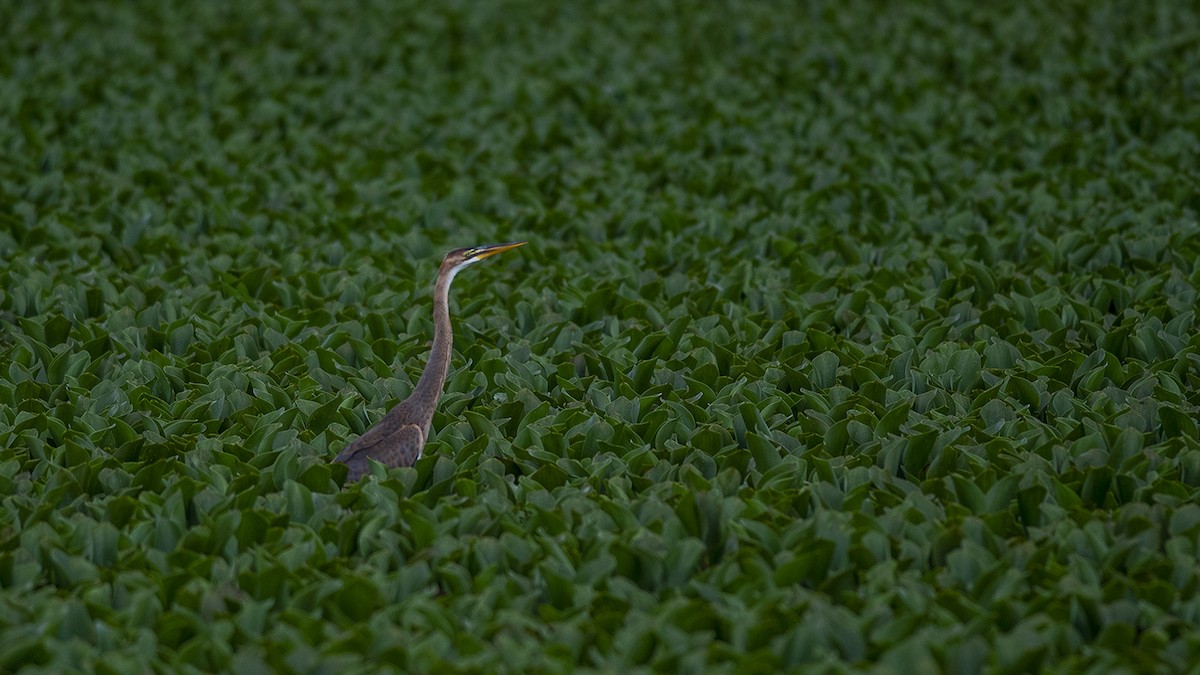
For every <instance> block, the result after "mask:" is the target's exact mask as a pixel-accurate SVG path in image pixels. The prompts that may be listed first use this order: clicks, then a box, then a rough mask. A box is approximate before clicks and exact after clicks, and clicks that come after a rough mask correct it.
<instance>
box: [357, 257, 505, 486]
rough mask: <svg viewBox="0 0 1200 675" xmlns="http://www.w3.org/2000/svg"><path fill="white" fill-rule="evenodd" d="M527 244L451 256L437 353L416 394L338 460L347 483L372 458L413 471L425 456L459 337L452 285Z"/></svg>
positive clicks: (441, 289)
mask: <svg viewBox="0 0 1200 675" xmlns="http://www.w3.org/2000/svg"><path fill="white" fill-rule="evenodd" d="M524 243H525V242H523V241H518V242H513V243H509V244H490V245H487V246H475V247H473V248H460V249H455V250H453V251H451V252H449V253H447V254H446V257H445V259H443V260H442V266H441V268H439V269H438V274H437V281H436V282H435V283H434V286H433V349H432V350H431V351H430V354H429V361H428V362H427V363H426V364H425V372H423V373H421V379H420V380H418V381H417V386H416V387H413V390H412V394H411V395H409V397H408V398H406V399H404V400H403V401H401V402H400V403H398V404H397V405H396V407H394V408H392V409H391V410H390V411H389V412H388V414H386V415H384V416H383V419H381V420H379V423H378V424H376V425H375V426H373V427H371V428H370V429H367V432H366V433H364V434H363V435H362V436H359V437H358V438H357V439H356V440H355V441H354V442H353V443H351V444H350V445H348V446H346V449H345V450H342V451H341V453H339V454H338V456H337V457H336V458H335V459H334V461H335V462H341V463H342V464H345V465H346V466H348V467H350V473H349V474H348V476H347V479H346V480H347V481H348V482H349V481H356V480H358V479H360V478H362V477H363V476H365V475H367V472H368V471H370V462H368V461H367V460H368V459H374V460H375V461H377V462H381V463H383V464H386V465H387V466H390V467H397V466H412V465H413V463H414V462H416V461H417V458H418V457H420V456H421V449H422V448H424V447H425V439H426V438H428V437H429V425H430V424H431V423H432V422H433V411H434V410H435V409H436V408H437V404H438V399H440V398H441V396H442V387H443V386H444V385H445V383H446V372H447V371H449V369H450V357H451V355H452V354H453V343H454V336H453V334H452V332H451V330H450V307H449V304H448V302H449V297H450V284H451V283H452V282H453V281H454V275H456V274H458V272H459V270H461V269H462V268H464V267H466V266H467V265H470V264H472V263H477V262H479V261H480V260H483V259H484V258H487V257H489V256H493V255H496V254H497V253H502V252H504V251H507V250H509V249H514V248H516V247H518V246H521V245H522V244H524Z"/></svg>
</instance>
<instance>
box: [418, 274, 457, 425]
mask: <svg viewBox="0 0 1200 675" xmlns="http://www.w3.org/2000/svg"><path fill="white" fill-rule="evenodd" d="M456 272H457V270H449V271H446V270H439V271H438V277H437V283H435V284H434V286H433V349H432V350H430V352H429V361H428V363H426V364H425V372H423V373H421V379H420V380H418V381H417V386H416V387H414V388H413V391H412V395H411V396H409V400H410V401H412V402H413V405H414V406H415V407H416V409H417V410H418V411H420V414H421V420H422V427H423V428H424V430H425V433H426V434H428V433H429V425H430V423H431V422H432V421H433V411H434V409H435V408H437V404H438V399H439V398H441V396H442V388H443V387H444V386H445V383H446V373H447V372H448V371H449V370H450V358H451V357H452V355H453V354H454V334H453V333H452V332H451V330H450V304H449V301H450V284H451V282H453V281H454V275H455V273H456Z"/></svg>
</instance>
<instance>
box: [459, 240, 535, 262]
mask: <svg viewBox="0 0 1200 675" xmlns="http://www.w3.org/2000/svg"><path fill="white" fill-rule="evenodd" d="M524 245H525V242H523V241H512V242H509V243H507V244H488V245H487V246H477V247H475V251H474V255H472V256H471V257H472V258H476V259H478V260H482V259H484V258H486V257H488V256H493V255H496V254H497V253H504V252H505V251H510V250H512V249H514V248H516V247H518V246H524Z"/></svg>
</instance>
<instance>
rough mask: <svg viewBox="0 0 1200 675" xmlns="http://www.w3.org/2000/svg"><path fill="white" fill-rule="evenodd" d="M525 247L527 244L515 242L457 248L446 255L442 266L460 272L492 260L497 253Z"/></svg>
mask: <svg viewBox="0 0 1200 675" xmlns="http://www.w3.org/2000/svg"><path fill="white" fill-rule="evenodd" d="M524 245H525V242H523V241H513V242H509V243H507V244H484V245H483V246H471V247H468V248H456V249H454V250H453V251H450V252H449V253H447V254H446V258H445V259H444V260H443V261H442V266H443V267H449V268H451V269H454V270H460V269H462V268H464V267H466V266H467V265H470V264H473V263H477V262H479V261H480V260H483V259H484V258H490V257H491V256H494V255H496V254H497V253H503V252H505V251H508V250H511V249H514V248H516V247H518V246H524Z"/></svg>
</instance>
